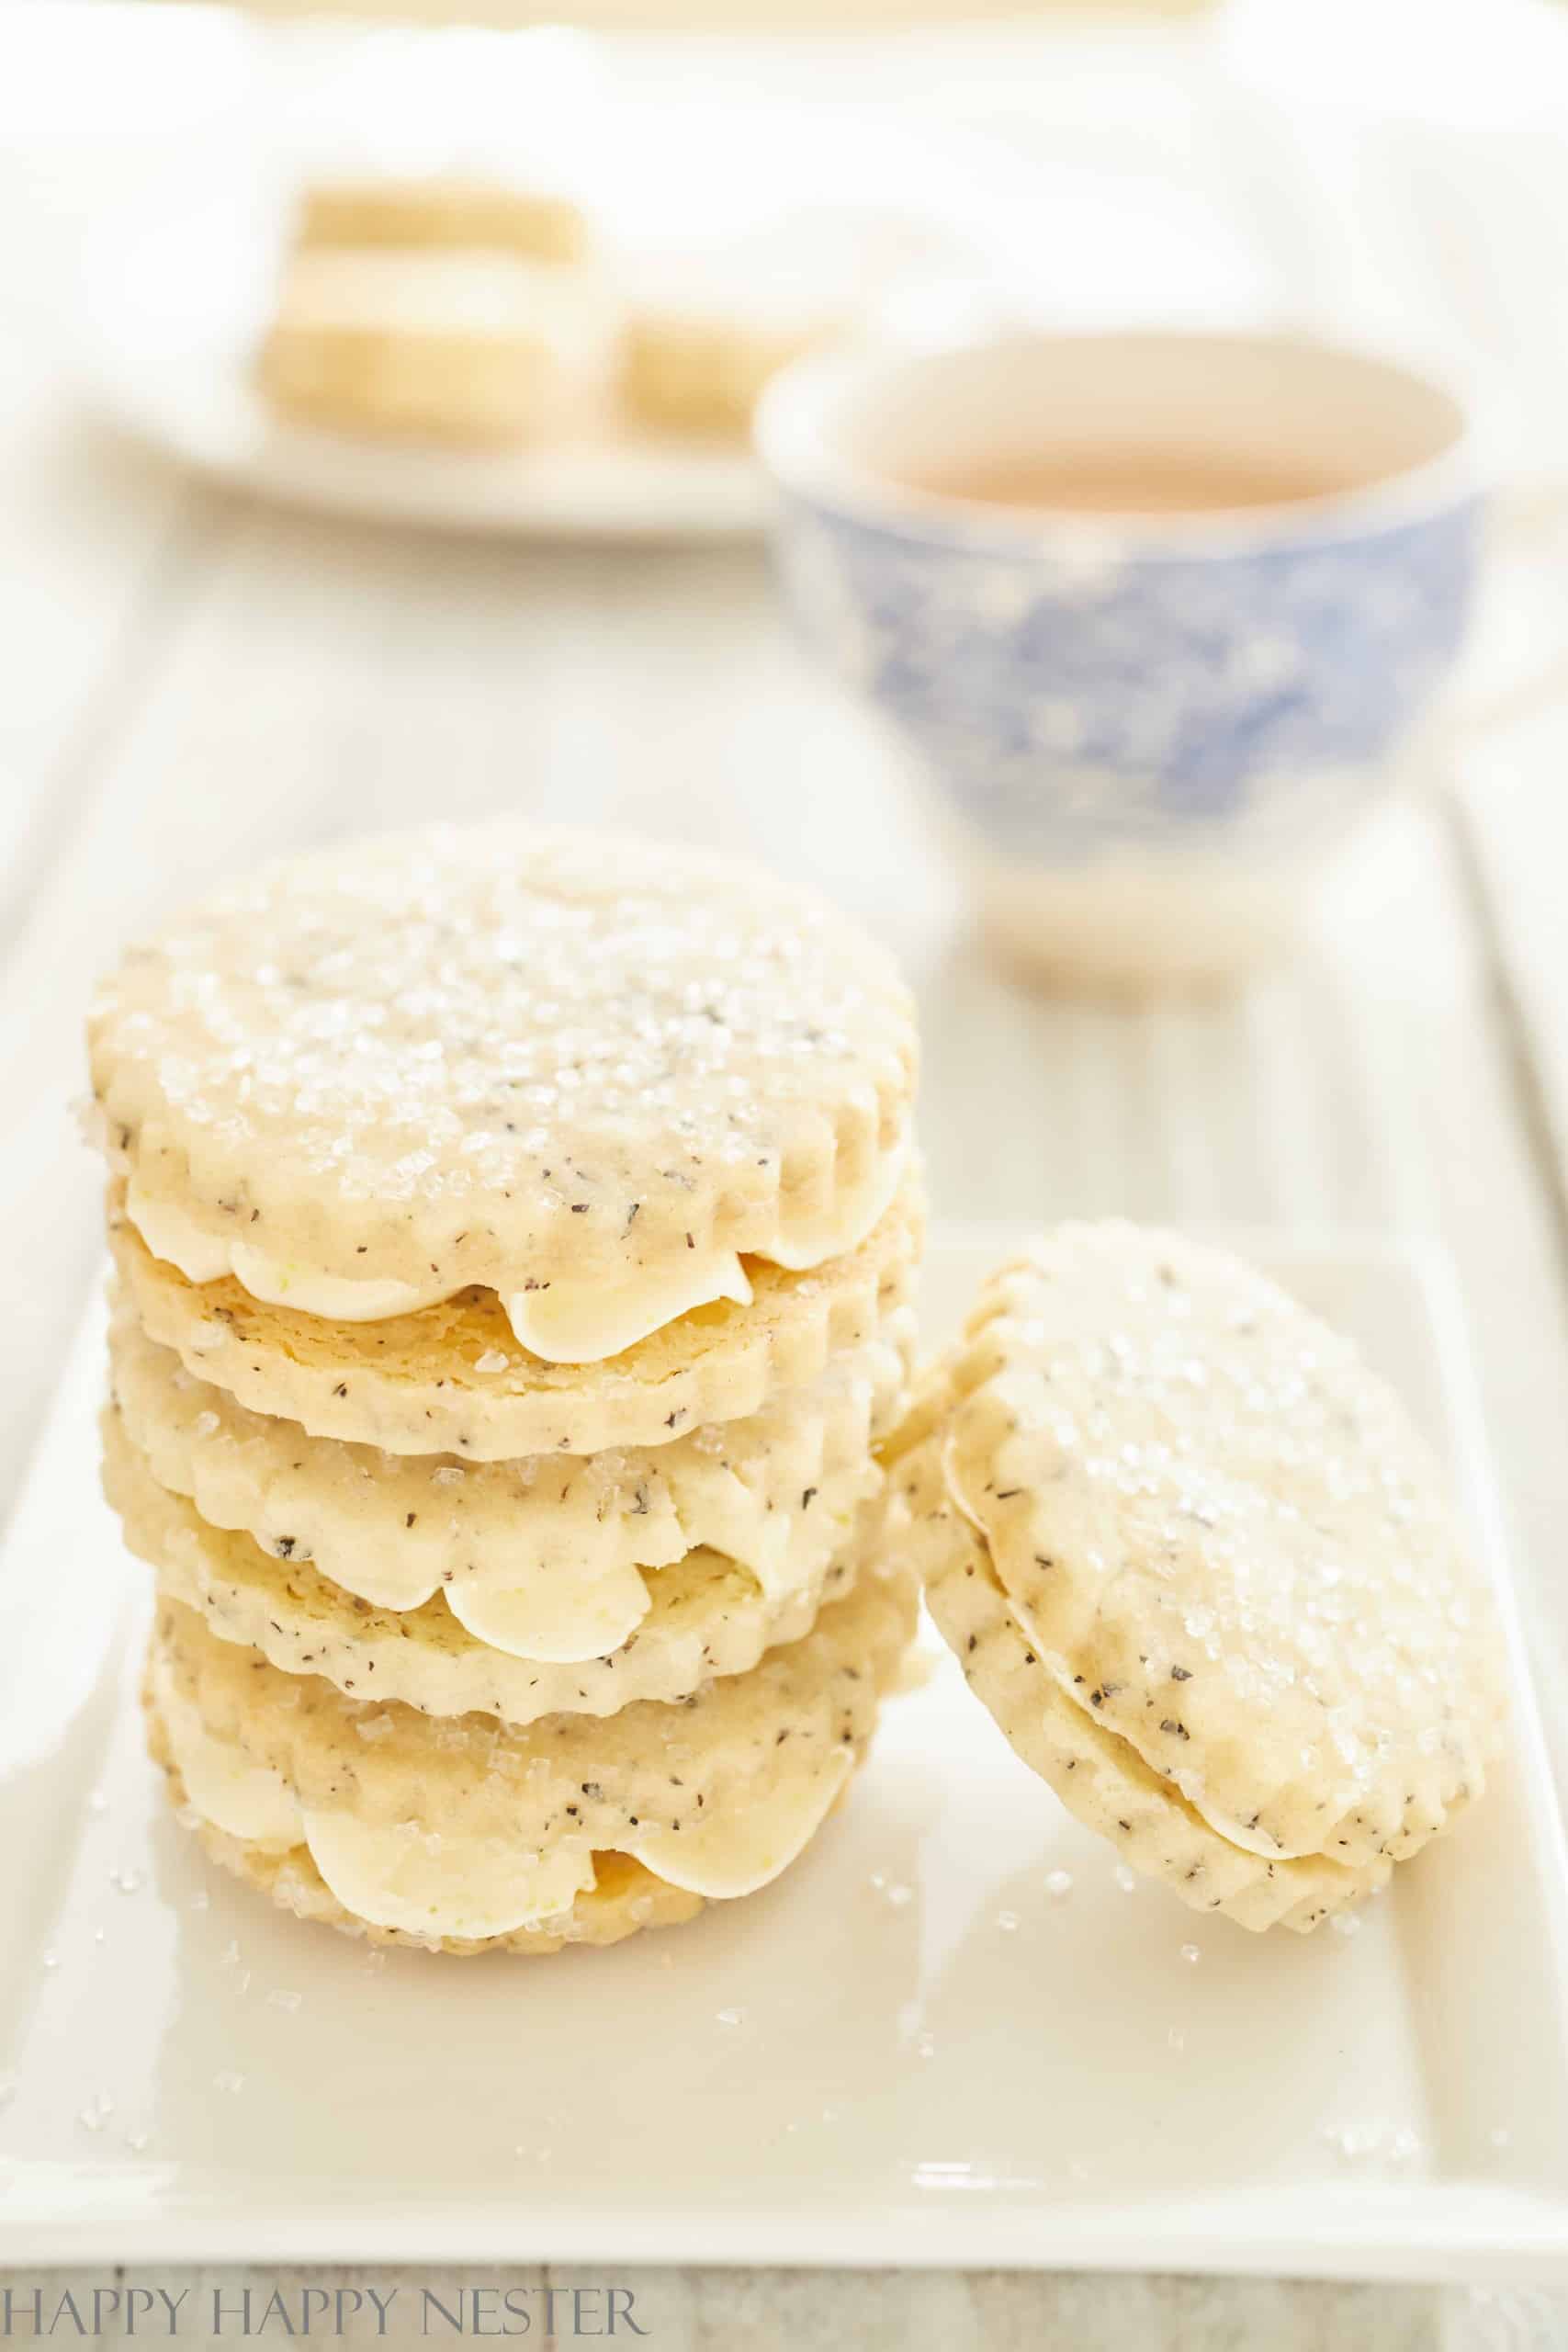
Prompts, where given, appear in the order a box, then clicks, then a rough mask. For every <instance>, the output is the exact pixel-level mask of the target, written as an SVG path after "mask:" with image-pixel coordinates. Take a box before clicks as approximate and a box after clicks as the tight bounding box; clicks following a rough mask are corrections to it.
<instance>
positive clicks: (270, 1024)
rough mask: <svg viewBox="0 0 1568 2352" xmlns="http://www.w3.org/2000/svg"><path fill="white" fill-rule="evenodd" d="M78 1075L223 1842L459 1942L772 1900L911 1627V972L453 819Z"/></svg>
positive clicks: (562, 839) (409, 1932)
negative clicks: (907, 1548)
mask: <svg viewBox="0 0 1568 2352" xmlns="http://www.w3.org/2000/svg"><path fill="white" fill-rule="evenodd" d="M92 1051H93V1069H94V1080H95V1091H96V1098H97V1102H98V1104H99V1112H100V1116H99V1125H100V1131H101V1133H102V1136H103V1139H104V1141H105V1143H106V1146H107V1149H108V1153H109V1157H110V1160H111V1166H112V1170H113V1175H112V1181H111V1190H110V1225H111V1234H112V1238H113V1240H114V1245H115V1253H116V1260H117V1265H118V1283H117V1297H116V1307H115V1315H114V1320H113V1326H112V1332H111V1343H110V1344H111V1361H112V1398H111V1404H110V1408H109V1410H108V1412H107V1415H106V1420H105V1477H106V1486H107V1491H108V1493H109V1495H110V1498H111V1499H112V1500H113V1502H114V1503H115V1505H116V1507H117V1509H118V1510H119V1512H120V1514H121V1517H122V1521H123V1522H124V1525H125V1529H126V1532H127V1536H128V1539H129V1541H130V1544H131V1545H132V1547H133V1548H134V1549H136V1550H137V1551H139V1552H140V1553H141V1554H142V1555H143V1556H145V1557H147V1558H148V1559H149V1560H151V1561H152V1564H153V1565H154V1566H155V1568H156V1570H157V1572H158V1580H159V1586H160V1595H161V1603H160V1611H159V1620H158V1628H157V1633H156V1635H155V1638H154V1644H153V1650H152V1660H151V1663H150V1668H149V1677H148V1706H149V1714H150V1724H151V1737H152V1745H153V1748H154V1753H155V1754H157V1755H158V1756H159V1757H160V1758H161V1760H163V1761H164V1763H165V1764H166V1766H167V1767H168V1769H169V1771H170V1775H171V1780H172V1781H173V1782H174V1783H175V1786H176V1789H177V1792H179V1794H180V1797H181V1801H182V1802H184V1803H186V1804H188V1805H189V1806H190V1807H191V1808H192V1809H193V1812H194V1815H195V1816H196V1818H197V1821H198V1822H199V1824H200V1825H201V1826H202V1831H203V1835H204V1837H205V1838H207V1840H208V1842H209V1845H211V1846H212V1848H213V1849H214V1850H215V1851H217V1852H219V1853H220V1856H221V1858H222V1859H224V1860H227V1861H229V1862H230V1863H231V1865H232V1866H234V1867H235V1868H237V1869H240V1870H241V1871H243V1874H245V1875H246V1876H248V1877H250V1878H251V1879H253V1880H254V1881H255V1882H256V1883H262V1884H265V1886H266V1887H267V1888H268V1890H269V1891H270V1892H272V1893H273V1894H275V1895H276V1896H277V1897H278V1898H279V1899H281V1900H285V1901H287V1902H289V1903H290V1904H292V1905H294V1907H296V1908H297V1909H299V1910H300V1911H302V1912H305V1913H308V1914H310V1915H311V1916H320V1917H330V1918H333V1920H334V1922H335V1923H336V1924H339V1925H347V1926H351V1927H358V1928H365V1929H367V1930H368V1931H369V1932H372V1933H374V1934H378V1935H390V1936H393V1937H398V1936H412V1937H414V1938H417V1939H419V1940H422V1941H423V1942H427V1943H433V1944H440V1945H442V1946H444V1947H450V1948H453V1949H461V1950H468V1949H474V1948H478V1947H480V1946H482V1945H485V1944H487V1943H497V1942H499V1943H506V1944H509V1945H512V1946H513V1947H514V1948H518V1949H525V1950H534V1951H542V1950H554V1949H556V1948H557V1947H558V1944H559V1943H560V1942H562V1941H564V1940H594V1941H605V1940H611V1939H614V1938H615V1936H618V1935H621V1934H625V1933H628V1932H630V1931H631V1930H632V1929H633V1928H636V1927H637V1926H641V1925H646V1924H652V1923H654V1922H657V1921H663V1920H666V1919H670V1918H673V1917H686V1916H689V1914H690V1912H691V1910H692V1909H693V1908H694V1907H696V1905H697V1904H698V1902H699V1901H700V1900H701V1899H703V1898H705V1897H708V1896H712V1895H716V1894H725V1893H734V1894H739V1893H742V1892H746V1891H749V1890H750V1887H752V1886H754V1885H757V1884H761V1883H765V1881H766V1880H767V1879H768V1878H771V1877H772V1876H773V1875H775V1874H776V1872H777V1871H778V1870H780V1869H782V1868H783V1867H784V1865H785V1864H786V1863H787V1862H788V1861H789V1860H791V1859H792V1858H793V1856H794V1854H795V1852H797V1851H798V1850H799V1849H800V1847H801V1846H802V1845H803V1844H804V1843H805V1842H806V1841H807V1839H808V1838H809V1837H810V1835H811V1833H812V1831H813V1830H814V1829H815V1827H816V1826H818V1822H819V1821H820V1820H821V1818H822V1816H823V1815H824V1814H825V1812H826V1811H827V1810H828V1809H829V1807H830V1805H831V1804H832V1803H833V1802H834V1801H835V1799H836V1798H837V1796H838V1795H839V1794H840V1791H841V1789H842V1787H843V1785H844V1782H845V1781H846V1780H847V1778H848V1776H849V1773H850V1771H851V1770H852V1767H853V1764H854V1762H855V1761H856V1760H857V1759H858V1758H859V1757H860V1755H861V1754H862V1753H863V1749H864V1747H865V1744H866V1741H867V1740H868V1738H869V1736H870V1734H871V1731H872V1728H873V1726H874V1720H875V1713H876V1707H877V1703H878V1700H879V1697H880V1695H881V1694H882V1692H883V1691H885V1690H886V1688H887V1687H888V1685H889V1683H890V1682H891V1681H892V1679H894V1677H895V1676H896V1674H897V1666H898V1660H899V1657H900V1654H901V1651H902V1648H903V1646H904V1644H905V1642H906V1640H907V1638H908V1632H909V1629H910V1623H911V1619H912V1614H913V1606H914V1586H913V1580H912V1577H911V1576H910V1574H909V1572H908V1569H907V1568H903V1567H901V1566H898V1567H893V1568H887V1567H886V1566H884V1565H883V1564H882V1563H881V1561H880V1560H879V1558H877V1557H876V1556H875V1554H874V1533H875V1511H874V1504H875V1502H876V1499H877V1496H878V1490H879V1487H880V1486H881V1483H882V1474H881V1472H880V1470H879V1469H878V1467H877V1465H876V1462H875V1458H874V1452H873V1448H874V1444H875V1443H876V1442H877V1441H878V1439H879V1438H880V1437H881V1436H882V1435H883V1434H884V1433H885V1432H886V1430H887V1429H888V1428H889V1427H890V1426H891V1425H892V1424H893V1423H894V1421H895V1420H896V1419H897V1416H898V1414H899V1412H900V1411H901V1409H902V1407H903V1403H904V1392H905V1387H906V1384H907V1376H908V1363H909V1358H910V1351H911V1348H912V1339H913V1334H912V1329H911V1310H910V1307H909V1304H908V1298H909V1291H910V1287H911V1284H912V1281H913V1276H914V1272H915V1269H916V1264H917V1260H918V1253H919V1236H920V1223H921V1219H920V1205H919V1192H918V1180H917V1177H916V1175H915V1172H914V1170H913V1167H912V1163H911V1159H910V1154H909V1149H908V1104H909V1097H910V1093H911V1091H912V1083H913V1074H914V1040H913V1034H912V1026H911V1019H910V1013H909V1008H908V1001H907V999H906V997H905V995H904V993H903V991H902V989H901V988H900V987H899V985H898V983H897V978H896V977H895V976H894V974H893V973H892V971H891V970H890V968H889V967H888V966H887V965H886V961H885V959H884V958H883V957H882V956H880V954H879V953H878V952H877V951H876V950H874V948H872V947H871V946H870V945H869V944H867V943H865V942H864V941H863V940H861V939H860V938H859V937H858V936H857V935H856V934H855V933H852V931H851V930H849V929H848V927H846V926H844V925H843V924H842V923H841V922H838V921H837V920H836V919H834V918H833V917H831V916H830V915H828V914H827V913H825V912H824V910H821V909H819V908H818V907H817V906H815V905H814V904H813V903H810V902H807V901H804V900H802V899H800V898H799V896H798V895H797V894H795V893H792V892H788V891H786V890H784V889H783V888H781V887H780V886H778V885H776V884H773V883H772V882H770V881H768V880H766V879H765V878H764V877H761V876H757V875H755V874H752V873H750V872H748V871H747V870H745V869H742V868H739V867H737V866H734V865H729V864H728V863H726V862H724V861H721V860H717V859H712V858H704V857H697V856H693V855H691V854H671V853H669V852H661V851H659V850H656V849H653V848H651V847H649V845H647V844H638V843H624V842H611V841H606V840H602V839H599V838H597V837H587V836H581V835H573V834H570V833H555V834H530V833H527V832H525V831H519V830H516V829H511V828H506V829H499V830H492V831H486V832H483V833H479V834H467V835H465V834H461V833H451V832H443V833H438V834H430V835H423V836H418V837H413V838H412V839H403V840H400V841H395V842H373V843H370V844H368V845H367V846H366V847H365V848H363V849H361V850H358V851H355V852H351V853H347V854H333V855H331V856H324V857H318V858H313V859H308V860H304V861H299V862H298V863H296V864H294V865H289V866H285V867H279V868H275V869H272V870H271V871H269V872H268V873H267V874H265V875H264V876H261V877H259V878H258V880H257V881H256V882H255V883H254V885H252V886H250V887H248V888H244V889H242V890H239V891H236V892H234V893H232V894H231V895H230V896H229V897H227V898H225V899H220V900H217V901H214V902H211V903H210V904H209V905H208V906H207V907H205V908H203V909H201V910H198V911H197V913H196V914H195V915H193V916H191V917H190V918H188V919H187V920H186V921H185V922H182V923H179V924H176V925H175V926H173V927H171V928H170V929H169V930H168V931H166V932H165V933H164V934H163V935H162V936H161V937H160V938H158V939H156V940H154V941H153V942H152V943H150V944H148V945H147V946H146V947H144V948H142V949H141V950H138V951H135V952H133V954H132V955H131V956H128V957H127V959H126V961H125V963H124V964H123V966H122V967H121V969H120V971H119V972H118V975H117V976H116V977H115V978H114V979H113V981H112V982H111V983H110V984H109V986H108V987H107V989H106V990H105V992H104V994H103V997H102V999H101V1001H100V1003H99V1005H98V1007H97V1009H96V1014H95V1019H94V1023H93V1034H92ZM569 1768H570V1771H571V1772H574V1773H575V1774H576V1776H577V1777H576V1780H575V1781H574V1782H573V1784H572V1787H571V1789H570V1791H568V1790H567V1789H566V1787H565V1782H564V1780H563V1779H562V1775H563V1773H565V1772H566V1771H567V1770H568V1769H569ZM546 1782H547V1783H548V1785H547V1786H546V1785H545V1784H546ZM523 1791H525V1792H526V1801H523V1798H522V1796H521V1795H520V1792H523ZM660 1791H667V1792H668V1794H667V1795H662V1796H661V1795H660V1793H659V1792H660ZM688 1792H689V1793H688ZM546 1799H547V1800H548V1802H546ZM558 1800H559V1801H558ZM400 1808H401V1809H400Z"/></svg>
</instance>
